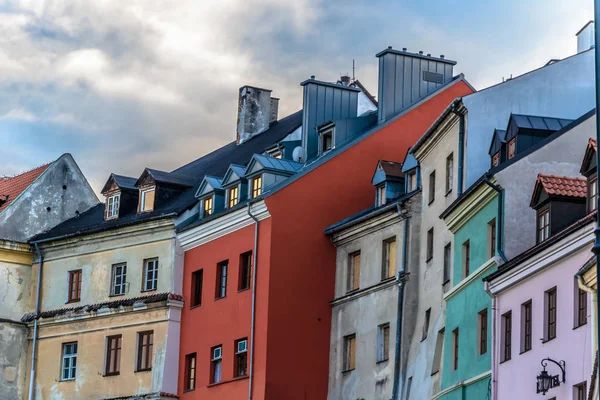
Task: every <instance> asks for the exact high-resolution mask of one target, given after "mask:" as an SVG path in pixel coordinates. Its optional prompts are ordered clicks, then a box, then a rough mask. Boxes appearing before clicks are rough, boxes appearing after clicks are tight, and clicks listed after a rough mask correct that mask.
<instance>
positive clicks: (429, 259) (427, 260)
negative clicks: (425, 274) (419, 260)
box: [425, 256, 433, 262]
mask: <svg viewBox="0 0 600 400" xmlns="http://www.w3.org/2000/svg"><path fill="white" fill-rule="evenodd" d="M431 260H433V256H431V257H429V258H428V259H426V260H425V262H430V261H431Z"/></svg>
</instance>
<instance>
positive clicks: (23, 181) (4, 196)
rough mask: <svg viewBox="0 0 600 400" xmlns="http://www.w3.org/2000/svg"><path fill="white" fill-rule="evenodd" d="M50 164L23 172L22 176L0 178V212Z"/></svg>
mask: <svg viewBox="0 0 600 400" xmlns="http://www.w3.org/2000/svg"><path fill="white" fill-rule="evenodd" d="M49 166H50V164H44V165H42V166H41V167H37V168H35V169H32V170H31V171H27V172H23V173H22V174H19V175H16V176H13V177H10V178H0V212H2V211H4V209H5V208H6V207H8V205H9V204H10V203H12V201H13V200H14V199H16V198H17V197H18V196H19V195H20V194H21V193H23V192H24V191H25V189H27V188H28V187H29V185H31V184H32V183H33V181H35V180H36V179H37V178H38V176H40V175H41V174H42V173H43V172H44V171H45V170H46V169H47V168H48V167H49Z"/></svg>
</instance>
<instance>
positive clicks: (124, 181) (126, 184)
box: [100, 174, 138, 194]
mask: <svg viewBox="0 0 600 400" xmlns="http://www.w3.org/2000/svg"><path fill="white" fill-rule="evenodd" d="M136 181H137V179H136V178H133V177H131V176H123V175H117V174H110V177H109V178H108V180H107V181H106V183H105V184H104V187H102V190H101V191H100V193H102V194H106V192H108V191H109V189H110V188H111V186H112V182H115V183H116V185H117V186H118V187H119V189H121V190H123V189H125V190H135V191H137V190H138V188H137V187H136V186H135V183H136Z"/></svg>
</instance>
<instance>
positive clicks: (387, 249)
mask: <svg viewBox="0 0 600 400" xmlns="http://www.w3.org/2000/svg"><path fill="white" fill-rule="evenodd" d="M382 259H383V269H382V272H381V279H387V278H391V277H393V276H394V275H396V238H395V237H393V238H390V239H387V240H384V241H383V257H382Z"/></svg>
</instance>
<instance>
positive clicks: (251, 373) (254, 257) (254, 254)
mask: <svg viewBox="0 0 600 400" xmlns="http://www.w3.org/2000/svg"><path fill="white" fill-rule="evenodd" d="M250 206H251V204H250V202H248V208H247V211H248V215H249V216H250V218H252V219H253V220H254V248H253V250H252V316H251V325H250V368H249V369H248V400H252V383H253V381H254V331H255V325H256V262H257V260H258V253H257V250H258V219H257V218H256V217H255V216H254V215H253V214H252V211H250Z"/></svg>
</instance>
